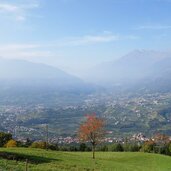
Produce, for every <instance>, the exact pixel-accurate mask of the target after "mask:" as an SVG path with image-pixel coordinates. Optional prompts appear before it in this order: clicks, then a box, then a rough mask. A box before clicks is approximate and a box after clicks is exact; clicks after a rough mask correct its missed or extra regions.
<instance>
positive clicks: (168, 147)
mask: <svg viewBox="0 0 171 171" xmlns="http://www.w3.org/2000/svg"><path fill="white" fill-rule="evenodd" d="M0 147H6V148H9V147H26V148H40V149H47V150H56V151H80V152H86V151H92V147H91V144H89V143H79V144H78V143H72V144H58V143H56V144H50V143H46V142H44V141H35V142H33V141H31V140H30V139H27V140H26V141H25V142H20V141H15V140H14V139H13V138H12V134H9V133H4V132H0ZM96 151H105V152H147V153H158V154H165V155H170V156H171V139H170V138H169V137H168V136H166V135H162V134H157V135H155V136H154V137H153V138H151V139H150V140H148V141H145V142H124V143H105V144H104V143H101V144H99V145H98V146H97V147H96Z"/></svg>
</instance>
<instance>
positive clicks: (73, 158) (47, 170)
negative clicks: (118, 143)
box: [0, 148, 171, 171]
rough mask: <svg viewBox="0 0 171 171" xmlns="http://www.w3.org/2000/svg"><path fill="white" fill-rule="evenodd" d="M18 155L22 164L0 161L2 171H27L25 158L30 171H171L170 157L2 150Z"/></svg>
mask: <svg viewBox="0 0 171 171" xmlns="http://www.w3.org/2000/svg"><path fill="white" fill-rule="evenodd" d="M2 152H8V153H9V154H10V155H12V153H13V156H18V157H19V159H20V161H18V162H17V161H16V160H7V159H2V158H0V171H24V168H25V159H26V158H27V159H28V160H29V171H58V170H59V171H66V170H68V171H171V157H169V156H163V155H158V154H147V153H129V152H127V153H124V152H123V153H122V152H121V153H114V152H96V159H95V160H93V159H92V158H91V157H92V154H91V152H85V153H84V152H82V153H81V152H56V151H45V150H40V149H30V148H10V149H6V148H0V153H2Z"/></svg>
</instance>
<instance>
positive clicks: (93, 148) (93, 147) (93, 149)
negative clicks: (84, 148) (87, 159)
mask: <svg viewBox="0 0 171 171" xmlns="http://www.w3.org/2000/svg"><path fill="white" fill-rule="evenodd" d="M92 152H93V159H95V145H93V146H92Z"/></svg>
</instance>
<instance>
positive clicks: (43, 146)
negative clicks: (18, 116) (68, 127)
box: [30, 141, 46, 149]
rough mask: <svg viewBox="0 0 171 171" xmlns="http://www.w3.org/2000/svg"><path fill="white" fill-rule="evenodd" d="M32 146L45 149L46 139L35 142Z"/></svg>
mask: <svg viewBox="0 0 171 171" xmlns="http://www.w3.org/2000/svg"><path fill="white" fill-rule="evenodd" d="M30 147H31V148H41V149H45V148H46V142H44V141H40V142H33V143H32V144H31V146H30Z"/></svg>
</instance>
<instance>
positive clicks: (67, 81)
mask: <svg viewBox="0 0 171 171" xmlns="http://www.w3.org/2000/svg"><path fill="white" fill-rule="evenodd" d="M0 80H6V81H19V82H18V83H19V84H23V83H24V82H25V83H30V84H34V85H36V84H39V83H41V84H42V83H43V82H44V84H46V85H48V84H49V85H50V83H51V82H53V83H54V84H55V85H56V86H64V85H78V84H83V81H82V80H80V79H79V78H76V77H75V76H72V75H69V74H68V73H65V72H64V71H62V70H60V69H58V68H55V67H52V66H48V65H44V64H40V63H32V62H28V61H24V60H8V59H2V58H1V59H0ZM42 86H43V84H42Z"/></svg>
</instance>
